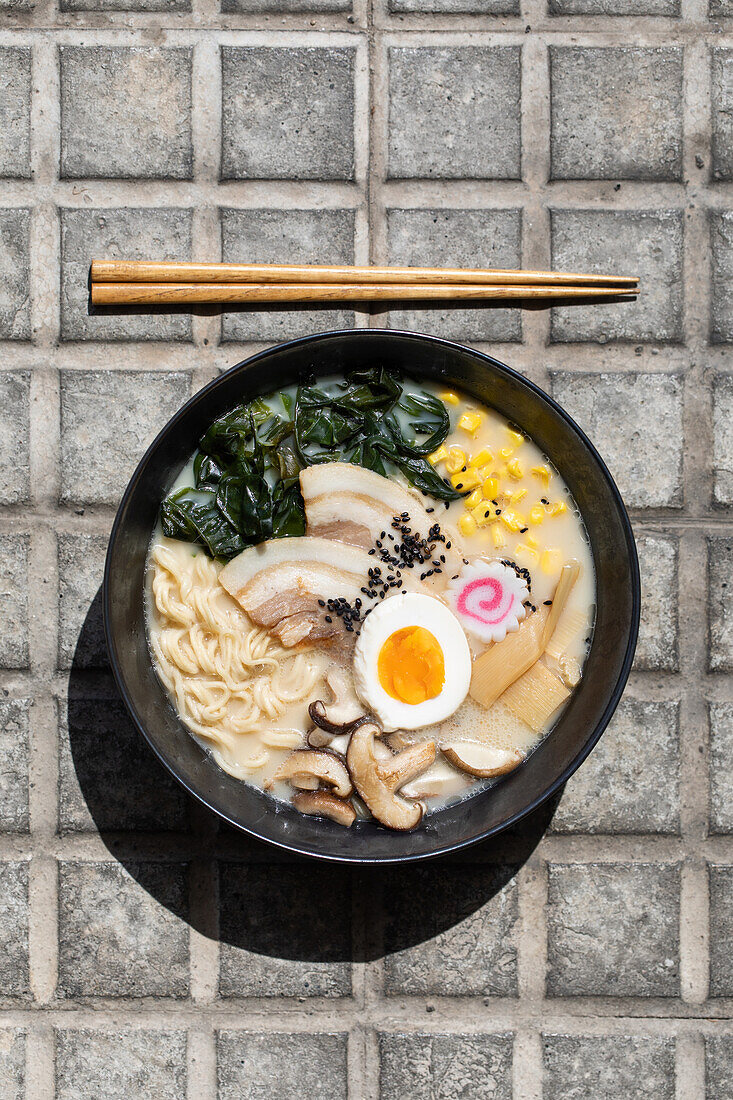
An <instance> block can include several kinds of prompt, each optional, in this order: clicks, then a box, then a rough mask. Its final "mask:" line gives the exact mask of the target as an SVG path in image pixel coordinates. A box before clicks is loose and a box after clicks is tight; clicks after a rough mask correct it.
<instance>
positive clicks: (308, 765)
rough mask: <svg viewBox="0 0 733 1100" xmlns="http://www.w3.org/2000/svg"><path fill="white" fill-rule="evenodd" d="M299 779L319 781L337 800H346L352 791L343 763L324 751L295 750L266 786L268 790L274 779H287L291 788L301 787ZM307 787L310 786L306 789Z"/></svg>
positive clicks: (333, 754) (334, 755)
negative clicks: (330, 789) (291, 785)
mask: <svg viewBox="0 0 733 1100" xmlns="http://www.w3.org/2000/svg"><path fill="white" fill-rule="evenodd" d="M301 777H305V778H306V780H311V779H317V780H319V781H320V782H321V783H323V784H325V785H326V786H328V787H331V788H332V791H333V794H335V795H336V796H337V797H338V798H348V797H349V795H350V794H351V793H352V791H353V789H354V788H353V786H352V783H351V778H350V776H349V773H348V771H347V769H346V766H345V765H344V762H343V761H342V760H340V759H339V757H338V756H336V754H335V753H333V752H328V751H327V750H325V749H295V751H294V752H291V753H290V756H288V757H286V759H285V760H283V762H282V764H281V765H280V767H279V768H278V769H277V771H276V772H275V774H274V775H273V776H272V778H271V779H270V780H268V782H267V784H266V786H267V787H268V789H269V787H271V786H272V784H273V782H274V781H275V780H276V779H289V780H290V781H291V783H292V784H293V786H303V783H302V780H301ZM309 787H310V784H308V787H307V788H306V789H308V788H309Z"/></svg>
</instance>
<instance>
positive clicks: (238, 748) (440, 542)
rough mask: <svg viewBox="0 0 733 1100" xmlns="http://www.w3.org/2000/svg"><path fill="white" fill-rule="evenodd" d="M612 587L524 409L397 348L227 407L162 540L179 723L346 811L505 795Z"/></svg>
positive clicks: (402, 824) (277, 786)
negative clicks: (463, 390) (425, 367)
mask: <svg viewBox="0 0 733 1100" xmlns="http://www.w3.org/2000/svg"><path fill="white" fill-rule="evenodd" d="M594 600H595V583H594V574H593V565H592V559H591V553H590V547H589V545H588V539H587V535H586V532H585V528H584V526H583V522H582V518H581V516H580V515H579V513H578V509H577V507H576V506H575V504H574V502H573V500H572V498H571V497H570V495H569V492H568V490H567V488H566V486H565V483H564V482H563V480H562V477H561V476H560V474H559V473H558V471H557V470H556V469H555V468H554V467H553V466H552V465H551V463H550V462H549V461H548V460H547V457H546V456H545V455H544V454H543V453H542V452H541V451H540V450H539V448H538V447H537V446H536V445H535V443H533V442H532V440H531V439H529V438H528V437H527V436H526V434H525V433H524V432H523V431H522V428H521V425H514V424H510V423H508V422H507V421H506V420H505V419H504V418H503V417H502V416H500V415H499V414H498V413H497V412H495V411H494V410H493V409H490V408H486V407H483V406H481V405H478V404H477V403H476V402H475V401H474V400H472V399H469V398H468V397H465V396H463V395H461V394H459V393H454V392H450V391H446V390H445V389H444V388H441V387H439V386H437V385H435V386H434V385H431V384H427V383H424V384H417V383H413V382H410V381H408V380H406V379H402V378H400V377H398V376H396V375H395V374H393V373H391V372H389V371H387V370H385V369H383V368H374V369H370V370H363V371H359V372H356V373H353V374H350V375H346V376H344V377H342V378H340V379H333V378H331V379H326V380H322V381H319V382H317V383H313V384H309V385H301V386H299V387H297V388H292V389H289V390H287V391H284V392H279V393H274V394H272V395H270V396H269V397H267V398H264V399H260V398H258V399H257V400H254V401H251V402H249V403H247V404H245V405H242V406H240V407H239V408H237V409H234V410H233V411H232V412H230V413H228V414H226V415H225V416H223V417H221V418H220V419H219V420H217V421H216V422H215V423H214V424H212V425H211V426H210V428H209V429H208V431H207V432H206V434H205V435H204V436H203V437H202V439H201V441H200V444H199V449H198V451H197V452H196V454H195V455H194V456H193V457H192V459H191V461H190V463H189V464H188V465H187V467H186V468H185V469H184V470H183V471H182V473H181V475H180V477H179V479H178V482H177V483H176V485H175V486H173V489H172V491H171V493H170V495H169V496H168V497H167V498H166V499H165V501H164V502H163V504H162V506H161V513H160V523H159V526H158V528H157V530H156V531H155V533H154V536H153V539H152V542H151V546H150V554H149V568H148V602H149V614H148V627H149V642H150V648H151V651H152V654H153V660H154V664H155V668H156V670H157V674H158V676H159V677H160V679H161V681H162V683H163V684H164V685H165V688H166V689H167V691H168V692H169V694H170V698H171V701H172V705H173V706H174V707H175V709H176V712H177V714H178V716H179V718H180V720H181V721H182V723H183V724H184V725H185V726H186V727H187V728H188V729H189V730H190V732H191V733H192V734H193V736H194V737H195V738H196V739H197V740H198V741H199V742H200V743H201V744H202V745H203V746H204V747H205V748H206V749H207V750H208V751H209V752H210V753H211V754H212V756H213V757H214V759H215V761H216V762H217V764H218V765H219V766H220V767H221V768H223V769H224V770H225V771H226V772H228V773H229V774H230V775H232V776H235V777H236V778H237V779H240V780H242V781H244V782H246V783H250V784H252V785H254V786H257V787H260V788H262V789H263V790H265V791H267V792H269V793H270V794H271V795H272V796H273V797H274V798H276V799H281V800H285V801H289V802H292V804H293V805H294V806H295V807H296V808H297V809H298V810H299V811H300V812H302V813H305V814H313V815H318V816H322V817H327V818H330V819H332V820H333V821H336V822H339V823H340V824H342V825H343V826H346V827H348V826H350V825H352V824H353V823H354V821H355V820H357V818H368V817H372V818H374V819H376V821H378V822H380V823H381V824H382V825H383V826H386V827H388V828H393V829H412V828H415V827H416V826H417V825H418V824H419V822H420V821H421V819H422V818H423V816H424V815H425V814H426V813H429V812H431V811H434V810H435V809H437V808H439V807H441V806H442V805H444V804H446V803H447V802H450V801H453V800H456V799H459V798H463V797H466V796H467V795H469V794H473V793H477V792H478V791H479V790H483V792H484V793H483V795H482V797H491V794H490V791H488V790H486V788H490V787H491V786H492V785H493V784H495V783H496V782H499V781H500V778H501V777H502V776H504V775H506V774H507V773H509V772H511V771H512V770H513V769H515V768H519V767H521V766H522V762H523V761H524V760H525V758H526V756H527V754H528V753H530V752H531V751H532V750H533V749H534V748H535V746H536V745H537V744H538V743H539V741H540V740H541V739H542V738H543V737H545V736H547V734H548V733H549V732H550V730H551V729H552V727H553V725H554V724H555V723H556V722H557V719H558V717H559V715H560V714H561V712H562V709H563V708H564V706H565V705H566V704H567V701H568V699H569V698H570V696H571V695H572V693H573V691H574V689H575V688H576V687H577V685H578V683H579V682H580V679H581V676H582V672H583V664H584V661H585V658H586V654H587V650H588V646H589V643H590V636H591V633H592V629H593V618H594Z"/></svg>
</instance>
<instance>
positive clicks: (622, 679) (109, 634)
mask: <svg viewBox="0 0 733 1100" xmlns="http://www.w3.org/2000/svg"><path fill="white" fill-rule="evenodd" d="M351 336H358V337H362V338H363V337H366V338H367V339H372V338H374V337H377V336H379V337H382V338H384V337H389V338H392V337H395V338H397V339H398V340H400V339H404V338H407V339H410V340H418V341H420V342H423V343H425V344H434V345H439V346H440V347H444V348H448V349H451V350H457V351H460V352H463V353H468V354H469V355H472V356H474V357H476V358H478V359H482V360H484V361H485V362H487V363H490V364H491V366H492V368H494V369H496V370H498V371H499V372H500V373H504V374H506V375H508V376H509V377H511V378H513V379H515V380H518V381H519V382H520V383H521V384H522V385H524V386H526V387H527V388H528V389H529V390H530V391H531V392H532V393H533V394H534V395H535V396H536V397H539V398H540V400H541V401H545V402H547V403H548V404H549V405H550V406H551V408H552V409H553V411H554V412H555V413H556V414H558V415H559V416H560V418H561V419H562V420H564V421H565V423H566V424H567V425H568V426H569V428H570V429H571V430H572V431H574V432H575V433H576V434H577V435H578V436H579V437H580V439H581V441H582V442H583V444H584V445H585V446H586V448H587V449H588V451H589V452H590V455H591V457H592V459H593V460H594V461H595V463H596V464H597V465H598V467H599V469H600V471H601V473H602V475H603V477H604V479H605V481H606V483H607V486H608V489H609V491H610V493H611V496H612V497H613V498H614V501H615V503H616V506H617V508H618V512H619V518H620V520H621V526H622V528H623V532H624V537H625V541H626V547H627V552H628V563H629V569H630V582H631V621H630V623H629V634H628V642H627V646H626V653H625V655H624V659H623V662H622V664H621V667H620V671H619V674H618V677H617V680H616V683H615V685H614V688H613V691H612V692H611V694H610V696H609V699H608V702H607V704H606V706H605V708H604V710H603V713H602V715H601V717H600V719H599V720H598V722H597V724H596V726H595V728H594V729H593V731H592V732H591V733H590V734H589V735H588V737H587V738H586V739H585V741H584V742H583V745H582V746H581V748H580V749H579V750H578V753H577V754H576V755H575V756H574V757H573V759H572V760H571V761H570V763H569V764H568V765H567V766H566V767H565V768H564V769H563V771H562V772H561V773H560V775H558V776H556V777H555V778H554V779H553V780H552V782H550V783H549V785H548V786H547V787H546V788H545V790H544V791H543V792H542V793H541V794H540V795H538V796H537V797H536V798H534V799H533V800H532V801H531V802H529V803H528V804H527V805H526V806H524V807H523V808H522V809H520V810H517V811H516V813H514V814H512V815H511V816H510V817H508V818H507V819H506V820H505V821H503V822H501V824H497V825H494V826H491V827H489V828H487V829H484V830H482V831H481V832H479V833H477V834H476V835H475V836H472V837H469V838H466V839H463V840H459V841H455V842H454V843H445V844H441V845H440V846H438V847H436V848H435V850H434V851H430V852H418V853H414V854H412V853H410V854H402V855H395V856H394V857H392V856H387V857H371V856H366V855H365V856H358V855H350V854H344V855H337V854H331V853H324V852H314V851H312V850H311V849H309V848H308V847H306V846H304V845H303V844H300V843H299V842H298V841H297V840H296V841H293V842H285V841H282V840H277V839H274V838H272V837H269V836H267V835H264V834H263V833H262V832H260V831H258V829H257V828H256V827H253V826H250V825H245V824H243V823H242V822H240V821H237V820H235V819H234V818H233V817H232V816H231V815H229V814H228V813H225V812H224V811H223V810H221V809H219V808H218V807H217V806H216V805H215V800H213V799H211V798H208V797H206V796H205V795H203V794H202V793H200V792H199V791H198V790H196V788H195V786H194V785H193V784H192V783H189V782H187V781H186V779H185V778H184V777H183V776H181V775H179V774H178V772H177V771H175V770H174V769H173V768H172V767H171V766H170V764H169V763H168V761H167V760H166V759H165V757H164V755H163V753H162V752H161V751H160V749H159V748H158V746H157V745H156V743H155V741H154V740H153V738H152V737H151V736H150V735H149V734H148V732H147V729H146V728H145V725H144V723H143V722H142V721H141V719H140V717H139V716H138V713H137V710H136V708H135V705H134V702H133V700H132V698H131V694H130V692H129V691H128V688H127V684H126V681H125V679H124V676H123V674H122V670H121V668H120V664H119V661H118V659H117V649H116V642H115V638H114V634H113V631H112V627H111V614H110V612H111V595H110V572H111V561H112V551H113V548H114V544H115V541H116V539H117V535H118V532H119V530H120V526H121V524H122V519H123V516H124V513H125V510H126V506H127V502H128V500H129V499H130V497H131V496H132V494H133V493H134V491H135V488H136V486H137V482H138V480H139V478H140V476H141V475H142V472H143V471H144V469H145V467H146V466H147V463H148V461H149V458H150V457H151V456H152V454H153V453H154V452H155V450H156V449H157V447H158V444H159V442H160V440H161V439H162V438H163V436H165V435H167V434H168V433H169V432H170V431H172V430H175V428H176V426H177V425H178V423H179V422H180V421H181V420H182V419H183V418H184V417H185V416H186V414H187V413H188V410H189V409H190V408H191V407H192V406H193V405H194V404H195V403H197V402H198V401H200V400H201V398H202V396H203V395H205V394H208V393H209V392H211V390H213V389H215V388H216V387H217V386H219V385H220V384H221V382H222V380H223V379H224V378H226V377H228V376H229V375H230V374H231V373H232V372H233V371H240V370H243V369H244V368H247V367H249V366H250V365H252V364H253V363H256V362H258V361H259V360H261V359H265V358H267V357H268V356H270V355H272V354H273V353H275V352H281V351H287V350H291V349H294V348H298V347H304V346H307V345H309V344H317V343H319V342H320V341H324V340H328V339H333V338H343V337H351ZM102 617H103V625H104V638H105V644H106V648H107V654H108V657H109V661H110V667H111V670H112V674H113V677H114V681H115V685H116V687H117V690H118V691H119V693H120V696H121V698H122V701H123V703H124V705H125V708H126V710H127V712H128V714H129V715H130V717H131V719H132V721H133V724H134V725H135V727H136V729H137V730H138V732H139V733H140V734H141V735H142V737H143V738H144V740H145V741H146V743H147V744H148V746H149V747H150V748H151V749H152V751H153V753H154V755H155V756H156V757H157V759H158V761H159V762H160V763H161V764H162V765H163V767H164V768H165V769H166V771H167V772H168V773H169V774H170V775H172V776H173V778H174V779H175V780H176V782H177V783H178V784H179V785H180V786H181V787H183V789H184V790H185V791H186V792H187V793H188V794H189V795H191V796H192V797H193V798H195V799H196V801H197V802H199V803H201V804H202V805H203V806H205V807H206V808H207V809H208V810H210V811H211V812H212V813H215V814H216V816H217V817H218V818H220V819H221V820H222V821H225V822H226V823H227V824H229V825H231V826H233V827H234V828H235V829H237V830H239V831H240V832H243V833H245V834H247V835H248V836H251V837H254V839H255V840H257V841H260V842H261V843H266V844H270V845H272V846H273V847H275V848H278V849H279V850H281V851H285V852H288V853H290V854H291V855H296V856H307V857H308V858H310V859H317V860H320V861H324V862H326V863H348V864H353V865H357V866H358V865H360V864H364V865H367V864H372V865H374V864H397V863H414V862H418V861H423V860H426V859H436V858H439V857H441V856H446V855H450V854H451V853H454V852H459V851H462V850H463V849H465V848H469V847H471V846H472V845H474V844H478V843H480V842H481V841H483V840H487V839H488V838H489V837H491V836H496V835H498V834H500V833H503V832H504V831H505V830H507V829H510V828H511V827H512V826H514V825H516V824H517V823H518V822H519V821H521V820H522V819H523V818H525V817H527V816H528V815H529V814H531V813H532V812H533V811H534V810H537V809H538V808H539V807H540V806H542V805H544V803H545V802H547V801H548V799H550V798H552V797H553V795H554V794H556V793H557V791H558V790H559V789H560V788H561V787H563V786H564V784H565V783H566V782H567V781H568V779H569V778H570V777H571V776H572V775H573V774H574V773H575V772H576V771H577V770H578V768H579V767H580V765H581V764H582V763H583V762H584V761H585V760H586V758H587V757H588V756H589V754H590V753H591V752H592V750H593V749H594V748H595V746H596V745H597V744H598V742H599V740H600V738H601V737H602V735H603V733H604V731H605V730H606V728H607V726H608V723H609V722H610V720H611V718H612V716H613V713H614V711H615V710H616V707H617V706H618V704H619V701H620V699H621V696H622V694H623V692H624V690H625V688H626V684H627V681H628V678H629V673H630V671H631V666H632V662H633V659H634V653H635V650H636V643H637V639H638V634H639V621H640V617H641V579H640V573H639V557H638V553H637V549H636V543H635V540H634V534H633V529H632V525H631V520H630V519H629V515H628V512H627V510H626V506H625V504H624V502H623V499H622V497H621V493H620V492H619V489H618V487H617V485H616V482H615V481H614V479H613V477H612V475H611V472H610V470H609V469H608V467H607V465H606V463H605V462H604V460H603V458H602V457H601V455H600V454H599V453H598V451H597V450H596V448H595V446H594V445H593V443H592V442H591V440H590V439H589V438H588V436H587V435H586V433H585V432H584V431H583V429H582V428H581V427H580V426H579V425H578V424H577V423H576V422H575V420H573V418H572V417H571V416H570V415H569V413H567V412H566V411H565V409H564V408H563V407H562V406H561V405H559V404H558V403H557V401H555V399H554V398H553V397H552V396H551V395H550V394H548V393H547V392H546V391H545V390H543V389H542V388H541V387H540V386H538V385H537V384H536V383H535V382H532V381H531V380H530V379H529V378H526V377H525V376H524V375H523V374H520V373H519V371H516V370H514V368H513V367H510V366H508V365H507V364H506V363H502V362H501V361H500V360H499V359H495V358H494V357H493V356H492V355H488V354H487V353H486V352H482V351H479V350H477V349H476V348H473V347H470V346H469V345H468V344H462V343H460V342H459V341H457V340H447V339H444V338H443V337H440V336H434V335H431V334H430V333H423V332H414V331H411V330H409V329H385V328H348V329H328V330H326V331H324V332H316V333H310V334H309V335H307V336H302V337H298V338H296V339H293V340H284V341H281V342H280V343H277V344H272V345H270V346H269V347H267V348H264V349H262V350H261V351H258V352H255V353H254V354H253V355H250V356H248V357H247V358H246V359H242V360H241V361H240V362H238V363H235V364H234V365H233V366H231V367H228V368H227V369H226V370H225V371H222V372H221V373H220V374H219V375H217V377H216V378H213V379H212V380H211V381H210V382H207V384H206V385H205V386H203V387H202V388H201V389H200V390H197V391H196V392H195V393H194V394H192V395H191V397H189V399H188V400H187V401H186V402H185V403H184V404H183V405H182V406H181V408H180V409H178V410H177V412H176V413H174V415H173V416H172V417H171V418H170V420H168V421H167V422H166V423H165V424H164V425H163V427H162V428H161V429H160V431H159V432H158V433H157V435H156V436H155V438H154V439H153V441H152V442H151V443H150V445H149V446H148V447H147V448H146V450H145V452H144V454H143V455H142V457H141V458H140V461H139V462H138V464H137V466H136V467H135V470H134V472H133V474H132V476H131V478H130V480H129V482H128V484H127V487H126V489H125V491H124V493H123V494H122V498H121V500H120V503H119V505H118V507H117V511H116V514H115V518H114V522H113V524H112V529H111V531H110V536H109V542H108V545H107V553H106V557H105V563H104V577H103V581H102ZM202 751H204V750H202Z"/></svg>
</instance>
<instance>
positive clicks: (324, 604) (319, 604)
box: [318, 600, 326, 607]
mask: <svg viewBox="0 0 733 1100" xmlns="http://www.w3.org/2000/svg"><path fill="white" fill-rule="evenodd" d="M318 606H319V607H325V606H326V601H325V600H319V601H318Z"/></svg>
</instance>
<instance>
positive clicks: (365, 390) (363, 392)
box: [338, 367, 402, 413]
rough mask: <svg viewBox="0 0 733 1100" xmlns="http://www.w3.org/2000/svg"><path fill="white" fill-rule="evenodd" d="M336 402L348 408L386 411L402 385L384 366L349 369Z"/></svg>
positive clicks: (393, 401) (400, 390)
mask: <svg viewBox="0 0 733 1100" xmlns="http://www.w3.org/2000/svg"><path fill="white" fill-rule="evenodd" d="M344 387H345V388H344V391H343V393H340V394H339V395H338V403H339V404H340V405H341V406H342V407H343V408H348V409H360V410H366V409H372V410H374V409H379V410H381V412H382V413H386V412H387V411H388V410H389V409H391V408H392V406H393V405H394V403H395V401H396V400H397V398H398V397H399V396H400V394H401V393H402V387H401V385H400V384H399V382H398V381H397V379H396V378H395V377H394V375H392V374H390V373H389V371H387V370H386V369H385V368H384V367H377V368H373V367H370V368H367V369H364V370H355V371H349V373H348V374H347V376H346V381H345V383H344Z"/></svg>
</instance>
